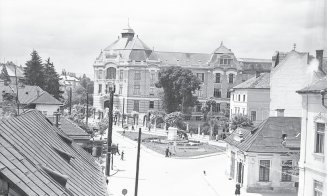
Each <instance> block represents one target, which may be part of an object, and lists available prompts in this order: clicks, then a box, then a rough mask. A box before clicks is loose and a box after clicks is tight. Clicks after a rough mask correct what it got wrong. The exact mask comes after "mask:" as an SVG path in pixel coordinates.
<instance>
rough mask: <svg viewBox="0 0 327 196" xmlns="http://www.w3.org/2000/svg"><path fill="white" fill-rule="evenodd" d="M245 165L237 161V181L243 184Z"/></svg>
mask: <svg viewBox="0 0 327 196" xmlns="http://www.w3.org/2000/svg"><path fill="white" fill-rule="evenodd" d="M243 176H244V165H243V164H242V162H238V163H237V182H238V183H240V184H243Z"/></svg>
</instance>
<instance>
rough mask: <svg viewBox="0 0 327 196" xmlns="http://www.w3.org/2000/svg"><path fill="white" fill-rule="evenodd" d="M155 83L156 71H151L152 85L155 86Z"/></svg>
mask: <svg viewBox="0 0 327 196" xmlns="http://www.w3.org/2000/svg"><path fill="white" fill-rule="evenodd" d="M154 83H155V73H151V75H150V86H151V87H154Z"/></svg>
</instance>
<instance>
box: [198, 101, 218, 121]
mask: <svg viewBox="0 0 327 196" xmlns="http://www.w3.org/2000/svg"><path fill="white" fill-rule="evenodd" d="M214 106H216V101H215V100H214V99H212V98H210V99H209V100H207V101H206V103H205V105H204V106H203V107H202V108H201V111H202V113H203V120H204V121H207V115H208V113H209V112H210V111H212V108H213V107H214Z"/></svg>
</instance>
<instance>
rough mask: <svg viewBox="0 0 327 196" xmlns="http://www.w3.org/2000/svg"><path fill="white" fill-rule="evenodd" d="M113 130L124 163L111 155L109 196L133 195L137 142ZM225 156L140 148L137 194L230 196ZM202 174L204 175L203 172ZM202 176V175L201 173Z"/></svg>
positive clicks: (255, 195) (267, 195) (115, 128)
mask: <svg viewBox="0 0 327 196" xmlns="http://www.w3.org/2000/svg"><path fill="white" fill-rule="evenodd" d="M116 131H117V127H114V131H113V143H118V144H119V150H120V152H121V151H124V153H125V154H124V161H121V160H120V156H119V155H114V170H113V171H111V175H112V176H111V177H110V178H109V186H108V187H109V188H108V190H109V193H110V195H115V196H117V195H122V189H127V190H128V193H127V194H126V195H127V196H128V195H134V189H135V170H136V154H137V153H136V152H137V142H136V141H131V140H129V139H128V138H123V137H122V136H121V135H120V134H118V133H116ZM226 163H227V161H226V156H225V154H224V153H222V154H215V155H214V156H206V157H202V158H188V159H177V158H166V157H164V155H161V154H158V153H156V152H154V151H152V150H149V149H147V148H145V147H144V146H141V158H140V171H139V172H140V173H139V174H140V175H139V188H138V195H140V196H153V195H156V196H161V195H162V196H168V195H169V196H174V195H176V196H177V195H178V196H179V195H187V196H199V195H205V196H219V195H220V196H229V195H230V196H232V195H234V191H235V183H234V182H233V181H230V180H228V178H227V176H226V175H225V168H226V166H225V165H226ZM204 171H205V172H204ZM204 173H205V174H204ZM241 195H248V196H250V195H251V196H270V195H285V196H286V195H287V196H295V195H296V194H259V193H245V191H244V190H243V189H241Z"/></svg>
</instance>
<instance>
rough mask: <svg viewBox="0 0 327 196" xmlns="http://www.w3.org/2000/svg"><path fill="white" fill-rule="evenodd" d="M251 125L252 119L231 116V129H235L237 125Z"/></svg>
mask: <svg viewBox="0 0 327 196" xmlns="http://www.w3.org/2000/svg"><path fill="white" fill-rule="evenodd" d="M252 125H253V123H252V121H251V120H250V119H249V118H248V117H247V116H244V115H236V116H234V117H233V118H232V122H231V129H233V130H235V129H237V127H248V126H252Z"/></svg>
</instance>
